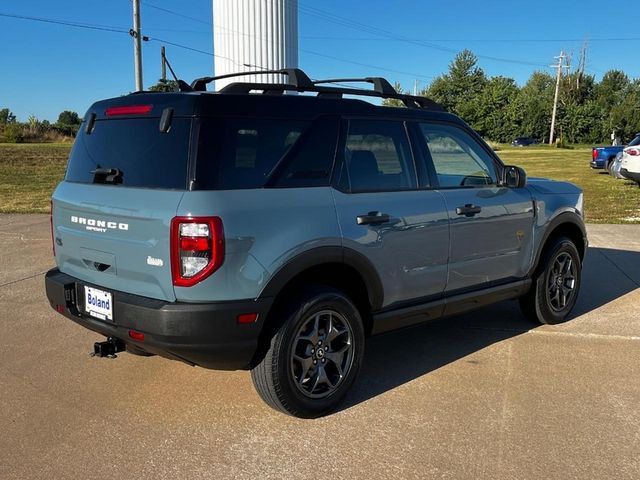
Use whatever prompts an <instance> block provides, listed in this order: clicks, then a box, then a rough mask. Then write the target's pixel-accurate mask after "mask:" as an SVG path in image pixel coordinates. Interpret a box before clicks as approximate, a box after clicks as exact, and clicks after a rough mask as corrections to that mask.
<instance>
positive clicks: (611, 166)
mask: <svg viewBox="0 0 640 480" xmlns="http://www.w3.org/2000/svg"><path fill="white" fill-rule="evenodd" d="M614 164H615V160H609V161H608V162H607V172H609V175H611V176H612V177H614V176H615V175H614V174H613V165H614Z"/></svg>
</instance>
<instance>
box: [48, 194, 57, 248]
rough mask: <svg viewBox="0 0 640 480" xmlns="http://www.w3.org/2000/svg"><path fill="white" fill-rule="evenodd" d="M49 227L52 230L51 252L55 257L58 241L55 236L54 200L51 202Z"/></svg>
mask: <svg viewBox="0 0 640 480" xmlns="http://www.w3.org/2000/svg"><path fill="white" fill-rule="evenodd" d="M49 227H50V229H51V250H52V251H53V256H54V258H55V256H56V239H55V238H54V236H53V200H49Z"/></svg>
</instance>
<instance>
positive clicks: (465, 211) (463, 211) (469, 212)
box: [456, 203, 482, 217]
mask: <svg viewBox="0 0 640 480" xmlns="http://www.w3.org/2000/svg"><path fill="white" fill-rule="evenodd" d="M481 211H482V208H481V207H478V206H477V205H473V204H471V203H467V204H466V205H465V206H464V207H457V208H456V213H457V214H458V215H464V216H465V217H473V216H474V215H475V214H477V213H480V212H481Z"/></svg>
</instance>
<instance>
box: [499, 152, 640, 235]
mask: <svg viewBox="0 0 640 480" xmlns="http://www.w3.org/2000/svg"><path fill="white" fill-rule="evenodd" d="M497 154H498V155H499V156H500V158H501V159H502V161H503V162H505V163H507V164H509V165H517V166H519V167H522V168H524V169H525V170H526V171H527V175H528V176H530V177H547V178H553V179H555V180H567V181H569V182H571V183H575V184H576V185H578V186H579V187H580V188H582V190H584V209H585V215H586V221H587V222H589V223H640V188H638V185H637V184H636V183H634V182H630V181H627V180H616V179H614V178H613V177H612V176H610V175H608V174H607V173H605V172H606V171H605V170H592V169H591V168H590V167H589V161H590V160H591V148H590V147H588V148H587V147H579V148H575V149H571V150H569V149H562V148H554V147H548V146H535V147H510V146H509V147H502V149H501V150H500V151H498V152H497Z"/></svg>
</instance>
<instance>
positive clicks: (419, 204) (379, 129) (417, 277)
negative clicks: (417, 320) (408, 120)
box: [334, 119, 449, 308]
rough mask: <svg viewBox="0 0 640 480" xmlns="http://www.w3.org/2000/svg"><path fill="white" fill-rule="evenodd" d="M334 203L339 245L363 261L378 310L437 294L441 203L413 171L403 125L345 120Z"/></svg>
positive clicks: (441, 280) (442, 251)
mask: <svg viewBox="0 0 640 480" xmlns="http://www.w3.org/2000/svg"><path fill="white" fill-rule="evenodd" d="M343 131H344V135H343V136H344V137H345V138H343V140H342V141H341V146H340V147H339V157H340V158H339V159H340V160H341V167H340V170H339V179H338V180H337V187H338V188H337V189H336V190H334V198H335V204H336V210H337V214H338V221H339V224H340V228H341V231H342V237H343V245H344V246H345V247H346V248H350V249H352V250H355V251H357V252H358V253H360V254H362V255H364V256H365V257H367V259H368V260H369V261H370V262H371V264H372V265H373V267H374V268H375V270H376V271H377V273H378V276H379V278H380V280H381V282H382V285H383V288H384V300H383V305H382V307H383V308H384V307H388V306H390V305H392V304H396V303H401V302H406V301H411V300H416V299H420V298H425V297H430V296H439V295H441V294H442V292H443V290H444V287H445V282H446V276H447V255H448V249H449V226H448V217H447V212H446V208H445V204H444V201H443V198H442V195H440V194H439V193H438V192H437V191H433V190H429V189H427V187H428V185H425V179H426V175H422V173H423V172H421V171H419V170H416V166H415V163H414V160H413V156H412V151H411V148H410V145H409V141H408V137H407V132H406V128H405V124H404V122H402V121H397V120H368V119H351V120H349V121H345V125H344V128H343Z"/></svg>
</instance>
